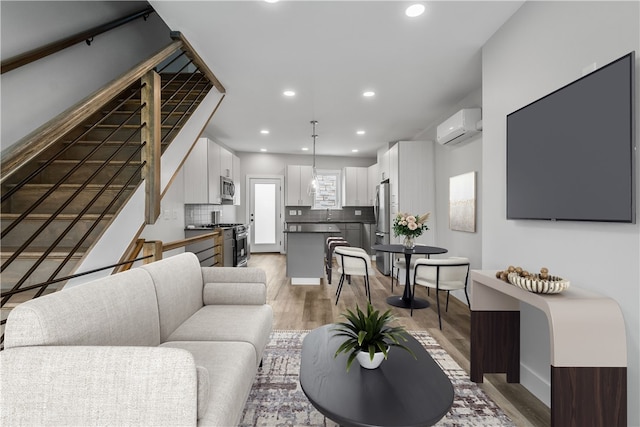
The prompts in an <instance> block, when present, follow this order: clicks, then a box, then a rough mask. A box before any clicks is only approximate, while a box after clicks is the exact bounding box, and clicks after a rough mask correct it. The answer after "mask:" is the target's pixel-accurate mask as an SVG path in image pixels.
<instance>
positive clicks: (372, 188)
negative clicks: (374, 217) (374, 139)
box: [367, 163, 380, 206]
mask: <svg viewBox="0 0 640 427" xmlns="http://www.w3.org/2000/svg"><path fill="white" fill-rule="evenodd" d="M378 174H379V172H378V164H377V163H376V164H374V165H371V166H369V167H368V168H367V188H368V194H369V195H368V199H369V205H371V206H374V205H375V204H376V186H377V185H378V184H380V180H379V179H378V176H379V175H378Z"/></svg>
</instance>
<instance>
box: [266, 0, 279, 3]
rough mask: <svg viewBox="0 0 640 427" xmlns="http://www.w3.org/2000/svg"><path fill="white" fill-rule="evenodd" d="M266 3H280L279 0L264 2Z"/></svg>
mask: <svg viewBox="0 0 640 427" xmlns="http://www.w3.org/2000/svg"><path fill="white" fill-rule="evenodd" d="M264 1H266V2H267V3H278V0H264Z"/></svg>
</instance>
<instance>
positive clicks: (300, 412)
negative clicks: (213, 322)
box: [240, 331, 514, 427]
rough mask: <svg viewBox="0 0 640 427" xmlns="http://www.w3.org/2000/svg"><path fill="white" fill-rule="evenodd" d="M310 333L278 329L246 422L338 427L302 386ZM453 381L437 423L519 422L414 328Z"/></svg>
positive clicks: (418, 336)
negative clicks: (305, 346)
mask: <svg viewBox="0 0 640 427" xmlns="http://www.w3.org/2000/svg"><path fill="white" fill-rule="evenodd" d="M305 335H306V332H305V331H274V332H273V333H272V334H271V341H270V342H269V344H268V346H267V349H266V350H265V353H264V359H263V365H262V368H261V369H259V370H258V375H257V377H256V380H255V382H254V384H253V388H252V389H251V393H250V394H249V398H248V399H247V406H246V407H245V412H244V415H243V418H242V421H241V423H240V425H241V426H331V427H333V426H336V425H337V424H335V423H334V422H332V421H331V420H329V419H326V418H325V417H324V416H323V415H322V414H321V413H320V412H318V411H317V410H316V409H315V408H314V407H313V405H311V403H309V400H307V397H306V396H305V395H304V393H303V391H302V389H301V388H300V383H299V381H298V373H299V371H300V352H301V350H302V340H303V338H304V337H305ZM411 335H413V336H414V337H415V338H416V339H417V340H418V341H419V342H420V343H421V344H422V345H423V346H424V347H425V348H426V349H427V351H428V352H429V354H430V355H431V357H432V358H433V359H434V360H435V361H436V362H437V363H438V364H439V365H440V367H441V368H442V370H443V371H444V372H445V373H446V374H447V376H448V377H449V378H450V379H451V383H452V384H453V388H454V390H455V397H454V400H453V406H452V407H451V410H450V411H449V412H448V413H447V415H445V417H444V418H443V419H441V420H440V422H438V424H436V425H438V426H514V423H513V422H512V421H511V420H510V419H509V418H508V417H507V415H506V414H505V413H504V412H503V411H502V410H501V409H500V408H499V407H498V406H497V405H496V404H495V403H494V402H493V401H492V400H491V399H490V398H489V397H488V396H487V395H486V394H485V393H484V391H482V390H481V389H480V388H479V387H478V386H477V385H476V384H475V383H473V382H471V380H470V379H469V376H468V375H467V373H466V372H465V371H464V370H463V369H462V368H461V367H460V366H459V365H458V364H457V363H456V362H455V361H454V360H453V359H452V358H451V356H449V355H448V354H447V352H446V351H445V350H444V349H443V348H442V347H440V345H439V344H438V342H437V341H436V340H435V339H433V338H432V337H431V336H430V335H429V334H428V333H427V332H411Z"/></svg>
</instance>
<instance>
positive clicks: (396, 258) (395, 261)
mask: <svg viewBox="0 0 640 427" xmlns="http://www.w3.org/2000/svg"><path fill="white" fill-rule="evenodd" d="M418 245H422V246H425V245H424V244H423V243H416V246H418ZM426 257H427V255H423V254H412V255H411V267H410V268H411V270H410V271H409V275H410V277H411V276H413V275H412V274H411V273H412V272H413V269H414V268H415V265H416V261H417V260H419V259H421V258H426ZM406 266H407V261H406V260H405V258H404V254H401V253H394V254H393V258H392V262H391V292H393V282H394V280H395V282H396V285H397V284H399V283H400V281H399V278H400V270H405V269H406Z"/></svg>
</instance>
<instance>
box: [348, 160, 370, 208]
mask: <svg viewBox="0 0 640 427" xmlns="http://www.w3.org/2000/svg"><path fill="white" fill-rule="evenodd" d="M368 174H369V171H368V170H367V168H365V167H346V168H344V170H343V173H342V206H370V203H369V191H368V187H367V183H368Z"/></svg>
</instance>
